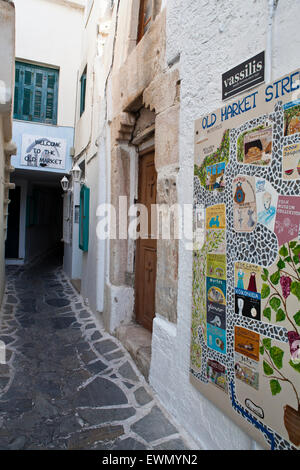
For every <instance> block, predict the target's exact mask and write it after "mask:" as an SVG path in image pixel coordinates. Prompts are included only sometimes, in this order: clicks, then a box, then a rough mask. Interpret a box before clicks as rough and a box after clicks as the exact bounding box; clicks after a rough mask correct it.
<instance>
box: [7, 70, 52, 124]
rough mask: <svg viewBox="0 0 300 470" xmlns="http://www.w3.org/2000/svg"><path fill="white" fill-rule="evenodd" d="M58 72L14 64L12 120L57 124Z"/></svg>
mask: <svg viewBox="0 0 300 470" xmlns="http://www.w3.org/2000/svg"><path fill="white" fill-rule="evenodd" d="M57 98H58V70H57V69H51V68H47V67H40V66H38V65H33V64H28V63H25V62H19V61H17V62H16V73H15V96H14V119H21V120H23V121H32V122H44V123H46V124H56V123H57Z"/></svg>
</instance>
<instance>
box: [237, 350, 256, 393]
mask: <svg viewBox="0 0 300 470" xmlns="http://www.w3.org/2000/svg"><path fill="white" fill-rule="evenodd" d="M234 370H235V377H236V379H238V380H241V381H242V382H244V383H245V384H247V385H250V387H253V388H255V390H258V388H259V363H258V362H257V361H254V360H253V359H250V358H249V357H247V356H244V355H243V354H240V353H235V357H234Z"/></svg>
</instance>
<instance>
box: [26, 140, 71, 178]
mask: <svg viewBox="0 0 300 470" xmlns="http://www.w3.org/2000/svg"><path fill="white" fill-rule="evenodd" d="M66 149H67V142H66V140H65V139H58V138H57V137H41V136H34V135H28V134H23V136H22V152H21V165H22V166H27V167H36V168H55V169H59V170H64V169H65V167H66Z"/></svg>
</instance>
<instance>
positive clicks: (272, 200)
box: [255, 178, 278, 231]
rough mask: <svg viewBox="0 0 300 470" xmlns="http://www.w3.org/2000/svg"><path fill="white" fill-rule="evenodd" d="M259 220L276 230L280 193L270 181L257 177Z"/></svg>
mask: <svg viewBox="0 0 300 470" xmlns="http://www.w3.org/2000/svg"><path fill="white" fill-rule="evenodd" d="M255 188H256V205H257V222H259V223H260V224H263V225H265V226H266V227H267V228H269V229H270V230H271V231H274V224H275V217H276V210H277V201H278V194H277V192H276V190H275V189H274V188H273V186H272V185H271V184H270V183H269V181H267V180H265V179H263V178H256V184H255Z"/></svg>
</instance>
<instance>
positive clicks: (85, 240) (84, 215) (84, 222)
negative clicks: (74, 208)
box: [79, 185, 90, 251]
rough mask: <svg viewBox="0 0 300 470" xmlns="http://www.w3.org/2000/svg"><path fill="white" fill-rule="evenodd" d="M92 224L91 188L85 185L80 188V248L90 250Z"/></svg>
mask: <svg viewBox="0 0 300 470" xmlns="http://www.w3.org/2000/svg"><path fill="white" fill-rule="evenodd" d="M89 224H90V189H89V188H87V187H86V186H85V185H83V186H82V188H81V190H80V208H79V248H80V249H81V250H82V251H88V248H89Z"/></svg>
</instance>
